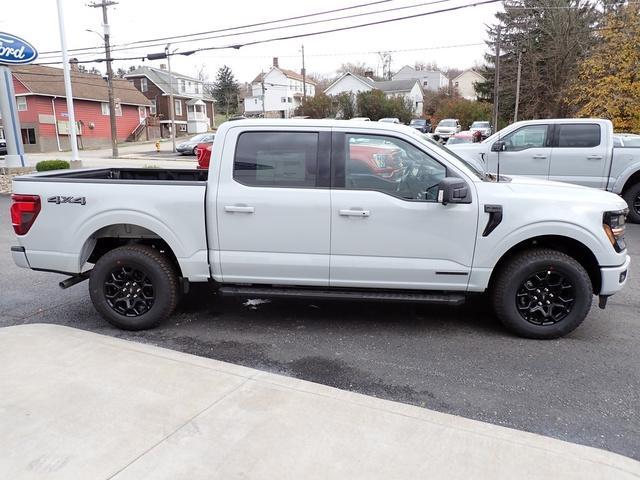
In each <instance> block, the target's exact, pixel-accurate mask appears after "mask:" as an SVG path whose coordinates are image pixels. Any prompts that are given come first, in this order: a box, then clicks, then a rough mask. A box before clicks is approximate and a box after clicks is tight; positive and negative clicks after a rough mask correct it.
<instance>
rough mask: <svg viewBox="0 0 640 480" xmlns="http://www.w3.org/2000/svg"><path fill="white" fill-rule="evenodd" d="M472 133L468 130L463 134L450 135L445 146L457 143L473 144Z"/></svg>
mask: <svg viewBox="0 0 640 480" xmlns="http://www.w3.org/2000/svg"><path fill="white" fill-rule="evenodd" d="M473 142H474V139H473V132H471V131H470V130H465V131H464V132H459V133H456V134H455V135H451V136H450V137H449V139H448V140H447V143H446V145H447V146H448V145H456V144H459V143H473Z"/></svg>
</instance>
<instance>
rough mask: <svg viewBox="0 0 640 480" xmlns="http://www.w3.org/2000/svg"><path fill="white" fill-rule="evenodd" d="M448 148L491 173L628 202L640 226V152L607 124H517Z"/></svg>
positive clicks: (573, 120)
mask: <svg viewBox="0 0 640 480" xmlns="http://www.w3.org/2000/svg"><path fill="white" fill-rule="evenodd" d="M447 147H449V145H447ZM614 147H615V148H614ZM450 148H451V149H452V150H454V151H455V152H456V153H457V154H458V155H461V156H463V157H465V158H466V159H468V160H470V161H475V162H477V163H478V166H481V167H482V168H483V169H484V170H486V171H489V172H498V170H499V171H500V173H501V174H504V175H526V176H534V177H539V178H544V179H548V180H556V181H560V182H568V183H575V184H577V185H584V186H587V187H593V188H599V189H601V190H608V191H610V192H613V193H617V194H618V195H621V196H622V197H623V198H624V199H625V200H626V202H627V205H628V207H629V220H630V221H632V222H635V223H640V147H637V146H636V147H635V148H634V147H630V148H622V146H620V147H618V146H616V145H615V142H614V135H613V125H612V124H611V122H610V121H609V120H601V119H593V118H587V119H583V118H580V119H578V118H568V119H560V120H557V119H555V120H554V119H550V120H528V121H523V122H516V123H513V124H511V125H509V126H508V127H506V128H504V129H502V130H500V131H499V132H497V133H494V134H493V135H492V136H490V137H489V138H487V139H486V140H484V141H483V142H481V143H476V144H472V145H453V146H451V147H450Z"/></svg>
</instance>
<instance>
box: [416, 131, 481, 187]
mask: <svg viewBox="0 0 640 480" xmlns="http://www.w3.org/2000/svg"><path fill="white" fill-rule="evenodd" d="M409 130H410V129H409ZM410 135H412V136H414V137H416V138H419V139H420V140H421V141H423V142H425V143H428V144H429V145H430V146H432V147H433V148H434V150H436V151H438V150H440V151H443V152H444V153H445V154H447V155H451V156H452V157H455V158H456V160H458V161H459V162H460V163H462V164H463V165H464V166H465V167H467V168H468V169H469V170H471V172H472V173H473V174H474V175H475V176H476V177H478V178H479V179H480V180H482V181H484V182H486V181H487V177H486V175H485V172H483V171H482V170H479V169H478V167H476V166H475V165H474V164H472V163H470V162H469V161H467V160H465V159H464V158H462V157H461V156H460V155H458V154H457V153H455V152H453V151H451V150H449V149H448V148H447V147H445V146H444V145H441V144H440V143H439V142H436V141H435V140H433V139H432V138H431V137H430V136H429V134H427V133H420V132H418V131H417V130H416V131H415V133H411V134H410Z"/></svg>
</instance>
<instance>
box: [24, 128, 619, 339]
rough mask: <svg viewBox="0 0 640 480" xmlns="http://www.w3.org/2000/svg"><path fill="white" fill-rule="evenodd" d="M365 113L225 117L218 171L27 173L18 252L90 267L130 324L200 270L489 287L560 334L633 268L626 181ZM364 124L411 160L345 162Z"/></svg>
mask: <svg viewBox="0 0 640 480" xmlns="http://www.w3.org/2000/svg"><path fill="white" fill-rule="evenodd" d="M292 122H294V123H292ZM368 125H370V126H367V127H366V128H365V127H363V126H362V124H359V125H355V124H354V123H353V122H345V121H336V120H333V121H331V120H329V121H326V120H325V121H322V120H300V121H292V120H264V119H263V120H245V121H243V122H225V123H223V124H222V125H221V126H220V129H219V130H218V132H219V133H218V135H217V136H216V139H215V142H214V145H213V154H214V156H217V155H219V158H216V161H215V162H212V163H211V166H210V169H209V170H208V171H201V170H196V169H193V170H185V169H161V168H158V169H147V168H117V167H114V168H108V167H107V168H96V169H86V170H65V171H58V172H44V173H39V174H32V175H24V176H18V177H16V178H14V179H13V185H12V186H13V192H14V194H13V196H12V205H11V222H12V225H13V228H14V231H15V234H16V236H15V240H14V241H15V243H14V246H13V247H12V248H11V252H12V256H13V260H14V262H15V263H16V264H17V265H18V266H20V267H24V268H31V269H34V270H39V271H42V270H44V271H52V272H56V273H60V272H65V273H67V274H68V275H70V278H68V279H66V280H64V281H62V282H61V286H62V287H63V288H66V287H69V286H71V285H74V284H76V283H79V282H81V281H83V280H85V279H87V278H88V279H89V294H90V296H91V300H92V302H93V305H94V306H95V308H96V310H97V311H98V312H99V313H100V314H101V315H102V316H103V317H104V318H105V319H106V320H107V321H109V322H111V323H112V324H113V325H116V326H118V327H120V328H124V329H129V330H140V329H145V328H151V327H153V326H155V325H158V324H159V323H160V322H162V321H163V320H166V319H167V318H168V317H169V316H170V315H171V313H172V312H173V311H174V309H175V307H176V304H177V303H178V300H179V298H180V296H181V293H182V292H185V291H187V290H188V288H189V284H190V283H207V282H208V283H210V284H211V286H212V287H213V288H215V290H217V293H218V294H219V295H242V296H247V295H249V296H259V297H264V296H275V297H277V296H283V297H287V298H291V297H298V298H305V297H306V298H308V297H313V298H317V297H319V296H325V297H328V298H342V299H352V300H354V299H355V300H363V299H368V300H379V301H383V300H384V301H405V302H406V301H411V302H422V303H437V304H444V305H457V304H460V303H461V302H463V301H464V300H465V297H466V296H467V295H473V294H477V293H481V292H487V293H488V294H490V296H491V301H492V303H493V306H494V309H495V313H496V315H497V317H498V318H499V319H500V320H501V321H502V323H503V324H504V325H505V326H506V327H507V328H508V329H510V330H511V331H513V332H515V333H517V334H518V335H522V336H525V337H532V338H556V337H560V336H563V335H566V334H567V333H569V332H571V331H572V330H574V329H575V328H576V327H578V325H580V323H581V322H582V321H583V320H584V318H585V317H586V315H587V313H588V312H589V309H590V307H591V304H592V296H593V295H594V294H595V295H598V296H599V297H600V306H601V307H602V308H604V307H605V306H606V300H607V298H608V297H609V296H610V295H613V294H615V293H616V292H618V291H620V290H621V289H622V288H623V286H624V285H625V283H626V281H627V272H628V269H629V263H630V257H629V255H628V252H627V249H626V246H625V244H624V233H625V225H624V211H625V208H626V204H625V202H624V201H623V200H622V199H621V198H620V197H618V196H616V195H613V194H611V193H608V192H602V191H597V190H594V189H591V188H582V187H578V186H575V185H567V184H561V183H554V182H547V181H545V180H539V179H533V178H527V177H518V176H513V177H511V178H509V180H508V181H505V179H502V180H503V181H499V179H497V178H496V177H495V176H491V175H486V174H484V173H483V172H480V171H478V170H477V169H475V167H474V166H473V165H472V164H471V163H470V162H467V161H466V160H464V159H462V158H461V157H459V156H457V155H454V154H453V153H452V152H451V151H450V150H449V149H447V148H444V147H441V146H439V145H438V144H436V143H434V142H431V141H429V140H426V139H425V138H424V137H423V135H424V134H422V133H420V132H416V131H415V130H414V129H412V128H409V127H406V126H402V125H389V124H384V123H379V122H375V123H373V122H372V123H370V124H368ZM292 127H295V128H293V129H292ZM359 139H364V140H366V142H359V141H358V140H359ZM367 142H371V143H377V144H378V145H384V146H385V148H386V149H388V150H392V149H398V150H400V157H401V159H402V162H401V169H402V172H401V175H398V176H396V177H394V178H393V179H389V178H382V177H381V176H379V175H367V174H366V173H359V172H356V173H355V174H354V173H353V172H351V166H350V162H351V161H350V159H349V158H348V157H349V150H348V149H347V147H348V146H349V145H351V144H360V143H367ZM141 187H142V188H141ZM131 205H135V206H136V208H135V209H132V208H131ZM61 225H63V226H64V228H61Z"/></svg>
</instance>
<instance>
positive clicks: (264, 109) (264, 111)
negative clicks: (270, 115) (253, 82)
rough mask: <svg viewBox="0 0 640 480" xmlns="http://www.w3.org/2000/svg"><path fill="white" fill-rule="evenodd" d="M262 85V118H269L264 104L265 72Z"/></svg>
mask: <svg viewBox="0 0 640 480" xmlns="http://www.w3.org/2000/svg"><path fill="white" fill-rule="evenodd" d="M260 85H261V86H262V118H267V109H266V107H265V105H264V73H263V74H262V80H261V81H260Z"/></svg>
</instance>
